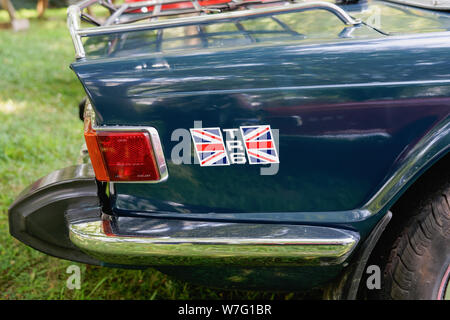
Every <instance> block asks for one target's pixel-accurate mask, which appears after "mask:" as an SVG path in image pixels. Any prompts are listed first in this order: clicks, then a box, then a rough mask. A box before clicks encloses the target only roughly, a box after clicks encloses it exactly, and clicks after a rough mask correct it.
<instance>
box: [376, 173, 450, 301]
mask: <svg viewBox="0 0 450 320" xmlns="http://www.w3.org/2000/svg"><path fill="white" fill-rule="evenodd" d="M434 189H437V190H435V191H431V192H430V190H429V189H428V190H427V191H428V192H425V190H423V191H424V192H425V193H426V196H425V197H423V198H422V199H420V200H418V199H417V198H416V199H413V200H412V202H413V205H414V206H415V207H414V208H408V206H407V205H406V206H403V208H402V209H403V210H410V212H407V213H404V212H397V214H399V215H400V214H403V215H407V216H408V217H409V219H408V220H407V222H406V223H403V224H401V226H400V227H397V228H394V229H397V230H396V232H395V231H394V234H395V235H396V237H391V241H392V239H394V241H393V242H391V243H393V244H392V246H391V247H390V249H389V250H388V251H387V252H386V258H385V259H381V266H380V267H381V270H382V275H381V277H382V280H381V288H380V289H379V290H376V291H375V292H370V294H369V297H370V298H377V299H386V300H387V299H394V300H434V299H443V298H444V296H445V291H446V288H447V285H448V281H449V274H450V271H449V262H450V204H449V201H450V183H449V182H448V181H447V182H446V183H444V184H443V186H442V187H440V188H434ZM416 196H419V195H417V194H416ZM400 210H401V209H400ZM393 213H394V215H395V214H396V212H393ZM383 260H384V263H383ZM379 261H380V260H379ZM372 263H373V262H372Z"/></svg>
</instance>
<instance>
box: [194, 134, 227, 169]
mask: <svg viewBox="0 0 450 320" xmlns="http://www.w3.org/2000/svg"><path fill="white" fill-rule="evenodd" d="M190 131H191V136H192V140H193V141H194V148H195V152H196V153H197V157H198V159H199V161H200V165H201V166H202V167H203V166H228V165H229V164H230V161H229V159H228V154H227V152H226V151H225V145H224V142H223V137H222V132H221V131H220V128H198V129H195V128H194V129H190Z"/></svg>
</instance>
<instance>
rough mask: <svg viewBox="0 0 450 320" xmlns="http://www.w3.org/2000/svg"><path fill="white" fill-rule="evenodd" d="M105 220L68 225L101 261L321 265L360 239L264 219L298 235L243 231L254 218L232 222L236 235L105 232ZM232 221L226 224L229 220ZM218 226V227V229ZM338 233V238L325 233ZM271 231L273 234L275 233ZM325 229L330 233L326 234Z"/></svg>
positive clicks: (337, 259) (339, 259) (338, 260)
mask: <svg viewBox="0 0 450 320" xmlns="http://www.w3.org/2000/svg"><path fill="white" fill-rule="evenodd" d="M108 223H109V220H107V219H105V218H104V220H100V221H91V222H83V223H79V224H71V225H69V237H70V240H71V241H72V243H73V244H74V245H75V246H77V247H78V248H79V249H81V250H82V251H84V252H85V253H87V254H88V255H89V256H91V257H94V258H96V259H98V260H100V261H102V262H104V263H109V264H120V265H145V266H162V265H164V266H169V265H172V266H183V265H198V266H200V265H201V266H206V265H220V266H225V265H227V266H324V265H338V264H342V263H343V262H344V261H345V260H346V259H347V258H348V257H349V255H350V254H351V253H352V251H353V249H354V248H355V247H356V244H357V243H358V242H359V234H358V233H356V232H352V231H348V230H341V229H335V228H327V227H311V226H299V225H289V226H287V225H279V224H273V225H272V226H270V225H269V226H268V225H265V226H264V227H265V228H269V230H272V229H271V228H273V230H279V229H280V228H281V227H285V228H290V230H293V231H292V232H293V233H295V232H296V231H298V230H303V232H298V237H294V238H292V237H289V238H284V237H283V236H282V235H276V234H275V232H272V233H271V232H268V236H267V237H261V236H260V237H256V238H253V237H245V231H248V230H249V229H248V228H251V227H258V225H257V224H245V223H241V224H239V223H232V225H233V228H234V232H235V234H242V236H234V237H215V236H212V237H205V238H198V237H176V236H173V235H172V236H171V235H168V236H164V235H159V236H157V237H148V236H147V237H144V236H139V237H136V236H121V235H117V234H107V233H106V232H105V225H104V224H106V228H107V229H110V228H109V227H108ZM227 225H230V224H227ZM308 228H320V229H321V230H323V232H324V237H323V238H322V237H320V238H318V237H316V238H308V237H303V238H302V237H301V235H302V234H303V236H304V234H305V233H307V232H305V230H307V229H308ZM219 231H220V230H219ZM327 232H329V234H331V235H335V236H336V235H339V237H336V238H327V237H326V235H327ZM274 234H275V235H274ZM329 234H328V235H329Z"/></svg>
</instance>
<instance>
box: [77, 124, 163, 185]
mask: <svg viewBox="0 0 450 320" xmlns="http://www.w3.org/2000/svg"><path fill="white" fill-rule="evenodd" d="M86 122H87V123H86V126H85V132H84V136H85V139H86V145H87V148H88V151H89V156H90V158H91V163H92V166H93V167H94V172H95V176H96V178H97V180H100V181H159V180H161V172H160V166H159V165H158V162H157V160H156V157H155V154H154V151H153V147H152V140H151V137H150V134H149V133H148V132H146V131H116V130H113V131H108V130H103V129H102V130H101V131H96V130H94V129H92V126H91V124H90V121H89V120H87V121H86ZM158 142H159V141H158Z"/></svg>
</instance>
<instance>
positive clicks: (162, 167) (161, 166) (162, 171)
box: [84, 102, 169, 185]
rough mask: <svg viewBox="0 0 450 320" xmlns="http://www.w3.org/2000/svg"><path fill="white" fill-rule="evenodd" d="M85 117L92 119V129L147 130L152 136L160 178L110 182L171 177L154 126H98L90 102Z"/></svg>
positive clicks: (160, 179)
mask: <svg viewBox="0 0 450 320" xmlns="http://www.w3.org/2000/svg"><path fill="white" fill-rule="evenodd" d="M84 116H85V117H89V118H90V119H91V124H92V129H94V130H95V131H118V132H120V131H128V132H129V131H133V132H147V133H148V134H149V136H150V142H151V145H152V148H153V153H154V155H155V159H156V163H157V165H158V171H159V177H160V178H159V180H151V181H110V184H111V185H113V184H114V183H160V182H163V181H166V180H167V179H168V178H169V171H168V169H167V164H166V158H165V157H164V151H163V148H162V144H161V139H160V138H159V134H158V131H157V130H156V129H155V128H153V127H146V126H105V127H101V126H97V124H96V122H95V113H94V110H93V108H92V105H91V104H90V102H86V108H85V112H84Z"/></svg>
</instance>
